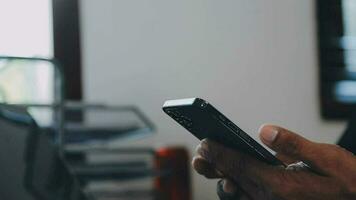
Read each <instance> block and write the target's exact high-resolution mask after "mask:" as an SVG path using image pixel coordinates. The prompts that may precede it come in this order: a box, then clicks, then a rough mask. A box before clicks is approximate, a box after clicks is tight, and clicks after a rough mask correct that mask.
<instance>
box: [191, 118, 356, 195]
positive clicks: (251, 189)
mask: <svg viewBox="0 0 356 200" xmlns="http://www.w3.org/2000/svg"><path fill="white" fill-rule="evenodd" d="M260 139H261V141H262V142H263V143H264V144H266V145H267V146H268V147H269V148H271V149H272V150H274V151H275V152H277V157H278V158H279V159H281V160H282V161H284V162H285V163H286V164H288V165H289V166H288V167H287V168H284V167H281V166H271V165H268V164H265V163H263V162H261V161H258V160H256V159H254V158H253V157H250V156H248V155H246V154H244V153H242V152H239V151H236V150H232V149H229V148H226V147H224V146H222V145H221V144H218V143H216V142H213V141H211V140H207V139H205V140H203V141H201V143H200V144H199V145H198V147H197V150H196V151H197V156H195V157H194V158H193V162H192V164H193V167H194V169H195V170H196V171H197V172H198V173H199V174H202V175H204V176H205V177H207V178H209V179H215V178H218V179H221V180H220V181H219V183H218V194H219V196H220V198H221V199H222V200H237V199H247V200H260V199H266V200H277V199H278V200H279V199H288V200H289V199H316V200H318V199H323V200H328V199H338V200H339V199H340V200H342V199H345V200H346V199H347V200H348V199H356V158H355V156H354V155H353V154H352V153H350V152H348V151H346V150H345V149H343V148H340V147H339V146H337V145H331V144H322V143H315V142H311V141H309V140H307V139H305V138H303V137H301V136H299V135H297V134H295V133H293V132H291V131H288V130H286V129H284V128H281V127H277V126H272V125H265V126H263V127H262V128H261V129H260ZM296 161H302V162H303V163H305V164H307V165H308V166H309V167H310V169H308V168H305V166H303V165H299V164H293V163H296Z"/></svg>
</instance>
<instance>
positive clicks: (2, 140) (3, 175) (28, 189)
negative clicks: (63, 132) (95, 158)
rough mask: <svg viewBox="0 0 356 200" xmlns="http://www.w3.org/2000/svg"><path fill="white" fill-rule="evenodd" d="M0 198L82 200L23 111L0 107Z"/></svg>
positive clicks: (51, 148) (52, 148)
mask: <svg viewBox="0 0 356 200" xmlns="http://www.w3.org/2000/svg"><path fill="white" fill-rule="evenodd" d="M0 199H21V200H57V199H58V200H63V199H66V200H84V199H86V198H85V197H84V195H83V193H82V191H81V189H80V186H79V184H78V182H77V180H76V179H75V177H74V176H73V175H72V174H71V173H70V170H69V169H68V168H67V166H66V164H65V162H64V161H63V160H62V158H61V156H60V154H59V151H58V150H57V148H56V147H55V145H53V144H52V143H51V142H50V140H49V138H48V137H47V136H46V135H45V134H43V133H42V132H41V131H40V129H39V127H38V126H37V124H36V122H35V121H34V120H33V119H32V117H31V116H30V115H29V114H28V113H27V111H26V110H24V109H21V108H15V107H9V106H5V105H0Z"/></svg>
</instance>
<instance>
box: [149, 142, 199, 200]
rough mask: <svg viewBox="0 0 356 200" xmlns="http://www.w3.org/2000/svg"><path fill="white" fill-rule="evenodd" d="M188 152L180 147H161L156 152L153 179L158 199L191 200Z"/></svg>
mask: <svg viewBox="0 0 356 200" xmlns="http://www.w3.org/2000/svg"><path fill="white" fill-rule="evenodd" d="M189 163H190V162H189V154H188V152H187V150H186V149H184V148H181V147H174V148H162V149H158V150H157V152H156V169H157V170H158V171H159V172H161V173H162V174H161V176H159V177H157V178H156V180H155V185H156V188H157V190H158V199H159V200H191V196H192V195H191V180H190V170H189V169H190V165H189Z"/></svg>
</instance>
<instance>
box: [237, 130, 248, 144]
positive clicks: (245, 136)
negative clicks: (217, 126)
mask: <svg viewBox="0 0 356 200" xmlns="http://www.w3.org/2000/svg"><path fill="white" fill-rule="evenodd" d="M238 134H239V136H240V137H242V138H243V139H244V140H245V141H246V142H251V138H250V137H249V136H248V135H247V134H246V133H244V132H243V131H239V133H238Z"/></svg>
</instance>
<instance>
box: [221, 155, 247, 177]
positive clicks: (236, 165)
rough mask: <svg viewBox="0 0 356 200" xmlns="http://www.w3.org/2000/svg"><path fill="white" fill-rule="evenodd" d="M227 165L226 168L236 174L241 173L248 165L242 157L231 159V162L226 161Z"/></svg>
mask: <svg viewBox="0 0 356 200" xmlns="http://www.w3.org/2000/svg"><path fill="white" fill-rule="evenodd" d="M226 165H228V166H227V167H228V170H229V171H232V172H234V174H235V175H236V176H239V175H241V174H243V173H244V172H245V171H246V169H247V165H248V161H247V160H246V158H244V157H240V158H239V159H233V161H232V162H231V163H226Z"/></svg>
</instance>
